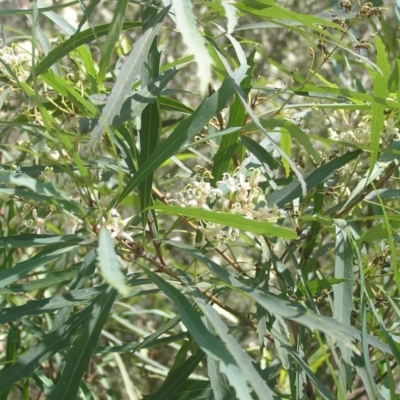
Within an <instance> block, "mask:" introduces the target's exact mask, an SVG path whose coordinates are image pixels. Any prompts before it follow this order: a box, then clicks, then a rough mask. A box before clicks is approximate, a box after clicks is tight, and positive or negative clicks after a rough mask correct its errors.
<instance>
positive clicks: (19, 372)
mask: <svg viewBox="0 0 400 400" xmlns="http://www.w3.org/2000/svg"><path fill="white" fill-rule="evenodd" d="M91 311H92V307H86V308H84V309H83V310H81V311H79V312H77V313H76V314H74V315H72V316H71V317H70V318H69V319H68V321H67V322H66V323H65V324H64V325H63V326H61V327H60V328H58V329H57V330H55V331H52V332H50V333H48V334H47V335H45V337H44V338H43V340H42V341H41V342H40V343H39V344H37V345H36V346H35V347H33V348H32V349H30V350H28V351H27V352H25V353H24V354H23V355H22V356H20V357H19V358H18V360H17V362H16V363H15V364H14V365H12V366H11V367H10V368H7V369H5V370H3V371H1V372H0V393H1V392H3V391H4V390H6V389H8V388H10V387H12V385H13V384H14V383H15V382H18V381H20V380H21V379H24V378H26V377H28V376H30V375H31V374H32V373H33V371H34V370H35V369H36V368H38V367H39V366H40V364H41V363H43V362H44V361H46V360H47V359H49V358H50V357H51V356H53V355H54V354H56V353H57V352H59V351H61V350H63V349H64V348H65V347H67V346H68V345H70V344H71V342H72V341H73V340H74V338H75V335H76V333H77V331H78V330H79V329H81V328H82V325H83V323H84V322H85V321H86V320H87V319H88V318H89V317H90V314H91Z"/></svg>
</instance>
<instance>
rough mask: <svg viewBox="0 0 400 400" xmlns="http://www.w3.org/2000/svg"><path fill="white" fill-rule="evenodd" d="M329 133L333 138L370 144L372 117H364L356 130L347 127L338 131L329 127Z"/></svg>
mask: <svg viewBox="0 0 400 400" xmlns="http://www.w3.org/2000/svg"><path fill="white" fill-rule="evenodd" d="M328 134H329V138H330V139H332V140H337V141H341V142H347V143H354V144H359V145H363V146H368V145H369V144H370V141H371V117H370V116H369V115H366V116H364V117H362V118H361V121H360V122H359V123H358V125H357V127H356V128H355V129H354V130H352V129H346V130H343V131H341V132H339V133H338V132H337V131H335V130H334V129H332V128H329V129H328Z"/></svg>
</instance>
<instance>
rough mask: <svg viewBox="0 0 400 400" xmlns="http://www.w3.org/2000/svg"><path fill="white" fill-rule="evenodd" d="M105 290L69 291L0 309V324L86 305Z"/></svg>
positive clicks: (99, 288)
mask: <svg viewBox="0 0 400 400" xmlns="http://www.w3.org/2000/svg"><path fill="white" fill-rule="evenodd" d="M105 289H106V286H105V285H102V286H99V287H95V288H91V289H79V290H71V291H70V292H68V293H66V294H63V295H60V296H54V297H50V298H48V299H40V300H32V301H28V302H27V303H26V304H24V305H22V306H17V307H8V308H2V309H0V324H5V323H6V322H10V321H17V320H19V319H21V318H25V317H28V316H30V315H39V314H43V313H46V312H52V311H58V310H60V309H61V308H64V307H70V306H75V305H79V304H82V303H87V302H89V301H91V300H93V298H95V297H98V296H99V295H101V294H102V293H103V292H104V290H105Z"/></svg>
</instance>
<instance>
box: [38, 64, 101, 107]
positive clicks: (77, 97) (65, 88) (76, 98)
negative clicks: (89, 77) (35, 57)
mask: <svg viewBox="0 0 400 400" xmlns="http://www.w3.org/2000/svg"><path fill="white" fill-rule="evenodd" d="M42 79H43V81H44V82H46V83H47V84H48V85H49V86H51V87H52V88H53V89H54V90H55V91H56V92H57V93H59V94H60V95H61V96H64V97H65V98H66V99H68V100H69V101H70V102H71V103H72V104H73V105H74V106H75V107H76V108H77V109H78V110H81V112H82V113H83V114H85V115H96V114H97V108H96V107H95V106H94V105H93V104H91V103H90V102H89V101H87V100H86V99H85V98H84V97H82V96H81V94H80V93H79V92H77V91H76V90H75V89H74V88H73V86H72V85H70V84H69V83H68V82H67V81H66V80H65V79H64V78H62V77H61V76H59V75H56V74H55V73H54V72H53V71H47V72H45V73H43V74H42Z"/></svg>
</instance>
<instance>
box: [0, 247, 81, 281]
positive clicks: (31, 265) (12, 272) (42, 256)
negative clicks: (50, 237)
mask: <svg viewBox="0 0 400 400" xmlns="http://www.w3.org/2000/svg"><path fill="white" fill-rule="evenodd" d="M74 248H75V246H69V245H68V247H65V246H64V247H61V246H57V247H53V246H49V247H46V248H45V249H43V250H42V251H41V252H40V253H39V254H36V255H35V256H33V257H32V258H30V259H29V260H26V261H22V262H20V263H18V264H16V265H15V266H14V267H13V268H9V269H6V270H2V271H0V288H3V287H5V286H7V285H10V284H11V283H14V282H15V281H17V280H18V279H23V278H25V277H26V276H27V275H28V274H29V272H31V271H32V270H34V269H35V268H38V267H41V266H42V265H46V264H47V263H48V262H50V261H53V260H55V259H56V258H59V257H60V256H61V255H62V254H66V253H69V252H70V251H71V250H72V249H74Z"/></svg>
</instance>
